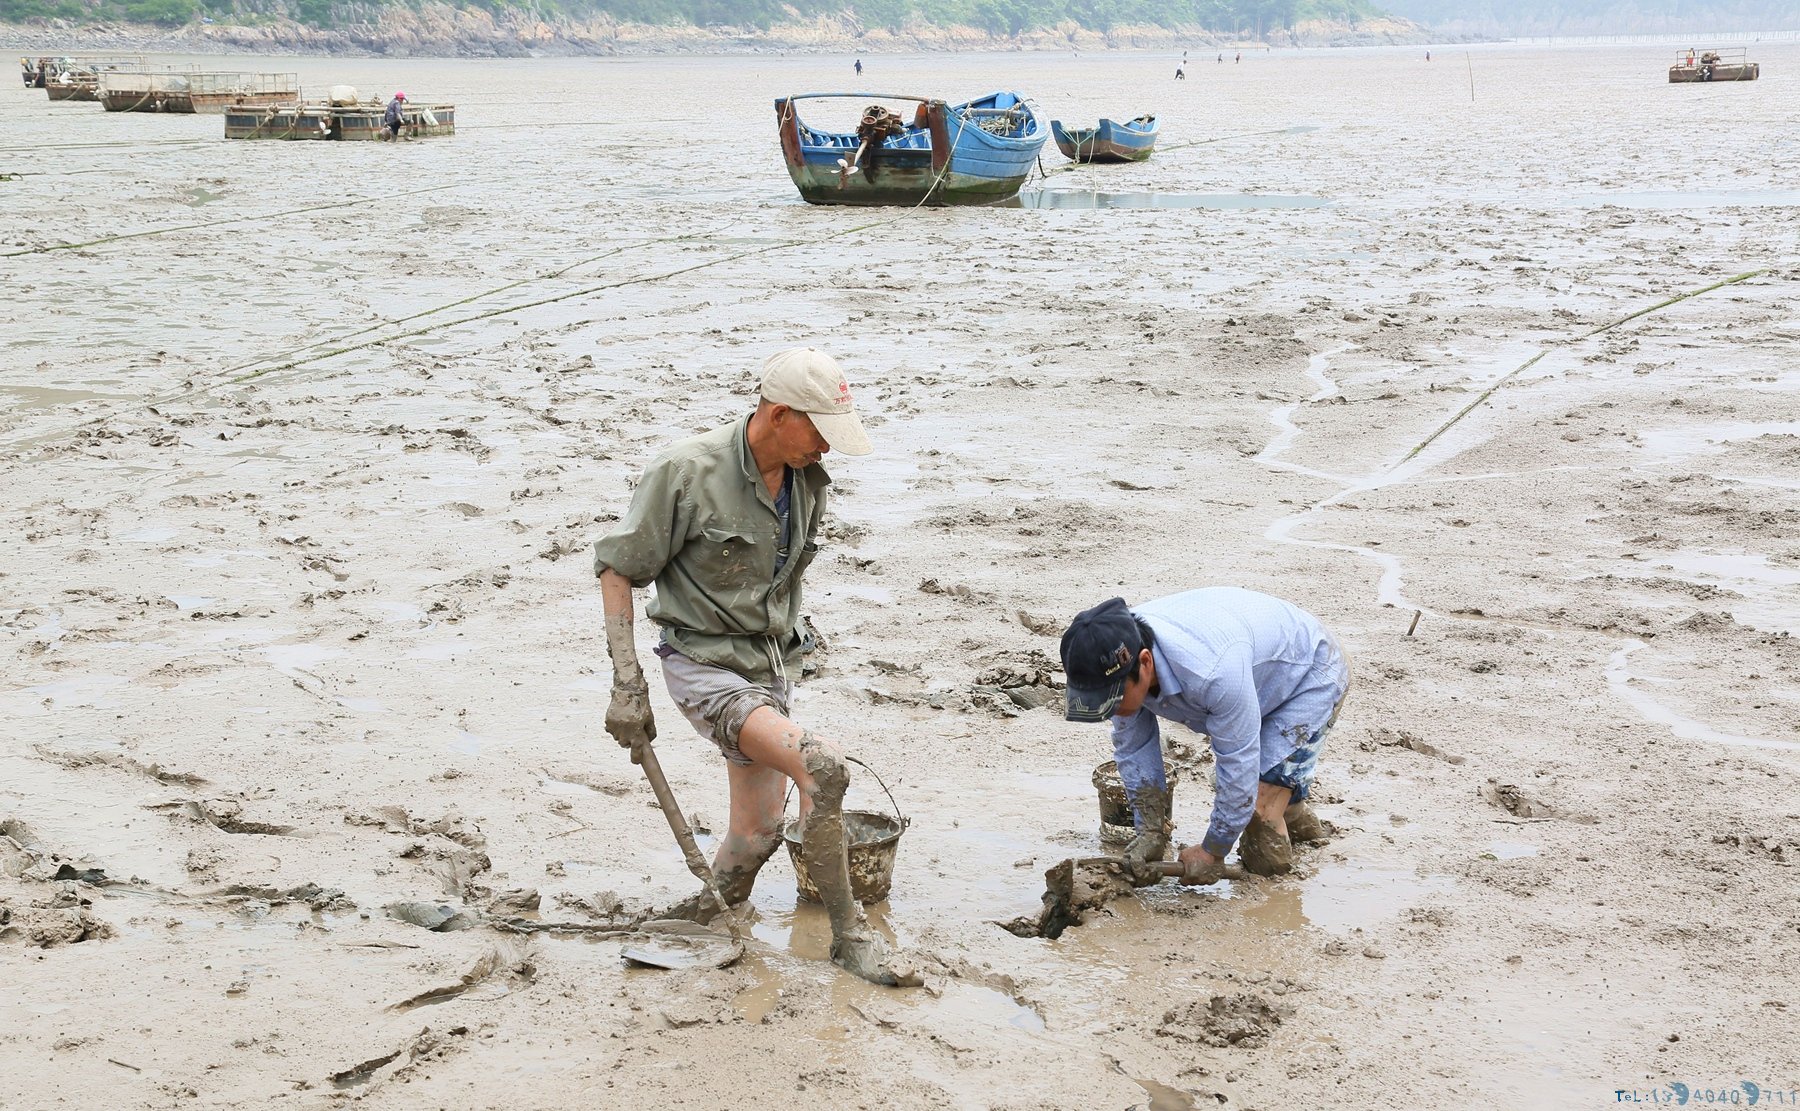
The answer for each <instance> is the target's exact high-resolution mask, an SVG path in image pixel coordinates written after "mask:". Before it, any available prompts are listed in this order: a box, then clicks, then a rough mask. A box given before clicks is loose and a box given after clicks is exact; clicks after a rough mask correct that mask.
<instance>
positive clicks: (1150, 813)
mask: <svg viewBox="0 0 1800 1111" xmlns="http://www.w3.org/2000/svg"><path fill="white" fill-rule="evenodd" d="M1112 728H1113V735H1112V742H1113V759H1115V760H1117V761H1118V763H1119V778H1120V779H1121V780H1122V781H1123V782H1124V784H1125V798H1126V801H1127V802H1129V803H1130V805H1131V817H1132V824H1133V825H1134V826H1135V827H1136V829H1137V836H1135V837H1133V838H1132V839H1131V844H1129V845H1127V846H1126V848H1125V857H1126V859H1127V860H1128V861H1130V862H1131V863H1133V864H1140V865H1142V864H1154V863H1156V862H1157V861H1160V860H1161V859H1162V858H1163V855H1164V854H1165V853H1167V852H1168V849H1169V784H1168V780H1167V778H1166V777H1165V776H1164V775H1163V755H1162V727H1161V724H1160V723H1159V722H1158V721H1157V719H1156V715H1155V714H1153V713H1151V712H1150V711H1149V710H1139V711H1138V712H1137V713H1135V714H1133V715H1132V716H1131V717H1128V718H1119V717H1115V718H1113V723H1112ZM1137 878H1138V879H1140V881H1141V882H1146V883H1155V882H1156V881H1157V880H1159V879H1161V878H1162V877H1161V875H1160V874H1158V873H1153V872H1151V871H1149V870H1146V871H1145V872H1144V874H1143V875H1142V876H1141V877H1137Z"/></svg>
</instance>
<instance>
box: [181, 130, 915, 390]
mask: <svg viewBox="0 0 1800 1111" xmlns="http://www.w3.org/2000/svg"><path fill="white" fill-rule="evenodd" d="M949 173H950V163H949V161H948V160H946V161H945V163H944V168H943V169H942V170H940V171H938V175H937V177H935V178H933V179H932V182H931V185H930V186H929V187H928V188H927V189H926V190H925V195H924V196H923V197H921V198H919V200H918V201H917V203H915V204H912V205H910V206H908V207H907V208H906V209H904V210H902V211H901V212H899V213H897V214H896V215H893V216H890V217H887V218H885V219H881V220H871V221H869V222H868V223H866V224H857V225H855V226H853V227H848V228H840V229H838V230H837V231H834V232H830V233H828V234H826V235H821V236H814V237H812V238H809V239H791V240H786V241H784V242H780V243H771V244H768V245H767V246H763V247H758V248H756V249H754V250H749V251H739V252H738V253H737V254H733V255H726V256H725V257H723V258H716V259H711V260H709V261H706V262H697V263H694V264H693V265H691V266H682V267H677V268H676V269H674V270H666V271H664V272H662V273H660V274H645V275H641V276H639V277H636V278H623V279H620V280H619V281H616V282H605V283H602V284H600V285H596V286H588V287H586V288H584V289H577V290H571V291H570V292H568V293H559V294H557V295H556V296H554V297H543V298H539V299H538V300H536V301H526V302H523V303H521V304H517V305H507V306H504V307H502V308H497V309H490V310H488V311H487V312H481V313H476V314H474V315H472V316H465V317H459V318H458V319H456V320H447V321H444V322H442V323H438V324H432V325H428V326H426V327H424V328H415V329H413V330H412V331H410V332H401V333H399V334H398V335H392V336H382V337H381V338H379V339H372V340H369V341H367V342H365V343H355V344H349V345H347V346H344V347H337V348H333V349H332V350H330V351H324V352H320V353H319V354H317V355H313V356H309V357H308V358H304V359H293V360H290V361H288V362H285V363H282V364H280V365H278V366H272V367H267V368H264V369H263V370H258V371H253V372H251V373H249V374H244V375H240V376H238V377H236V378H231V379H228V380H227V381H228V382H229V383H231V384H234V385H235V384H239V383H243V382H249V381H253V380H254V379H257V378H260V377H262V376H263V375H265V374H277V373H280V372H281V371H284V370H296V369H298V368H300V367H303V366H308V365H311V364H312V363H317V362H323V361H324V360H326V359H332V358H336V357H337V356H339V355H348V354H350V353H352V352H355V351H362V350H365V349H367V348H370V347H378V346H380V345H381V344H384V343H392V342H394V341H396V340H405V339H412V338H414V337H416V336H422V335H426V334H428V333H430V332H435V331H439V330H441V329H444V328H455V327H457V326H458V325H462V324H472V323H474V322H476V321H478V320H491V319H493V318H494V317H497V316H505V315H508V314H510V313H515V312H522V311H524V310H526V309H535V308H540V307H542V306H544V305H553V304H556V303H557V302H559V301H568V300H572V299H574V298H577V297H587V296H592V295H593V294H596V293H604V292H607V291H608V290H613V289H623V288H625V287H626V286H633V285H648V284H650V283H653V282H660V281H665V280H667V279H669V278H675V277H680V276H681V275H683V274H691V273H693V272H695V271H697V270H706V269H709V268H711V267H714V266H723V265H725V264H726V263H728V262H737V261H739V260H740V259H746V258H753V257H755V256H757V255H766V254H772V253H774V252H776V251H785V250H788V249H790V248H793V247H805V246H810V245H812V244H815V243H828V242H830V241H831V240H834V239H841V238H843V237H844V236H846V235H854V234H856V233H857V232H863V231H869V230H871V229H874V228H880V227H885V226H886V225H888V224H893V223H897V222H899V221H900V220H903V219H905V218H906V217H908V216H910V215H911V214H912V213H913V212H915V211H917V210H918V209H919V208H920V207H922V206H923V205H924V204H925V202H926V201H928V200H930V199H931V196H932V194H934V193H936V192H937V188H938V186H939V185H940V184H942V183H943V181H944V179H945V178H946V177H947V176H949ZM684 238H685V237H684ZM601 257H604V256H601ZM590 261H591V260H590ZM578 265H581V264H580V263H574V264H571V265H570V266H569V267H566V268H565V270H567V269H573V268H574V267H575V266H578ZM534 280H538V279H522V280H520V281H519V282H515V283H513V285H514V286H517V285H523V284H525V283H526V282H528V281H534ZM502 288H512V286H507V287H502ZM489 292H490V293H491V292H498V290H493V291H489ZM486 295H487V294H476V295H474V296H472V297H465V298H463V299H462V300H461V301H457V302H452V303H451V304H449V305H444V306H440V307H439V308H437V309H432V310H428V311H427V312H423V313H417V314H415V316H414V319H416V318H418V317H422V316H430V315H432V314H434V313H437V312H441V311H444V310H446V309H450V308H455V307H457V306H458V305H462V304H467V303H468V302H470V301H475V300H479V299H480V298H481V297H483V296H486ZM367 330H368V329H365V331H367ZM309 346H313V347H316V346H318V345H317V344H312V345H309ZM299 350H301V351H304V350H307V348H305V347H302V348H299ZM276 357H277V358H279V356H276ZM258 361H262V360H258ZM246 365H250V366H254V365H255V363H250V364H246ZM202 388H203V389H204V388H208V387H202Z"/></svg>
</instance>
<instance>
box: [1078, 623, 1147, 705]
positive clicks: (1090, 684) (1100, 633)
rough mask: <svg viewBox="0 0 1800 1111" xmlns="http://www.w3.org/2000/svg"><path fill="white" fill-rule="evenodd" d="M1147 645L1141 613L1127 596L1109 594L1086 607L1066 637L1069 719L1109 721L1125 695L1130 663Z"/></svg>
mask: <svg viewBox="0 0 1800 1111" xmlns="http://www.w3.org/2000/svg"><path fill="white" fill-rule="evenodd" d="M1143 650H1144V640H1143V637H1142V636H1141V635H1140V634H1139V633H1138V626H1137V619H1136V618H1135V617H1133V616H1131V610H1130V609H1128V608H1127V607H1126V605H1125V599H1123V598H1108V599H1107V600H1106V601H1104V602H1101V603H1100V604H1099V605H1097V606H1095V607H1093V608H1092V609H1085V610H1082V611H1081V612H1080V613H1078V614H1076V615H1075V620H1073V621H1071V622H1069V627H1068V628H1067V629H1066V630H1064V632H1063V638H1062V665H1063V674H1065V675H1066V676H1068V680H1069V688H1068V690H1067V692H1066V694H1067V698H1068V705H1067V709H1066V712H1065V713H1064V715H1063V716H1064V717H1066V718H1067V719H1068V720H1069V721H1105V720H1106V719H1107V718H1109V717H1111V716H1112V713H1113V711H1114V710H1115V709H1117V708H1118V705H1119V700H1120V699H1122V698H1124V697H1125V679H1126V677H1127V676H1129V675H1130V674H1131V663H1132V661H1133V660H1135V659H1137V657H1138V653H1139V652H1141V651H1143Z"/></svg>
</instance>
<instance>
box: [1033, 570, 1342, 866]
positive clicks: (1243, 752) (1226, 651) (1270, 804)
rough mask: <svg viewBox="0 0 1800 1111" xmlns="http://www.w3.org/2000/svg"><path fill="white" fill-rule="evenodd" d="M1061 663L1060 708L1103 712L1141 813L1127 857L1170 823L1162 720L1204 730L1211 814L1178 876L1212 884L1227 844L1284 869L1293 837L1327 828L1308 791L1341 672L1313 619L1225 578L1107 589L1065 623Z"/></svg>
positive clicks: (1090, 717) (1164, 841)
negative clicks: (1203, 583)
mask: <svg viewBox="0 0 1800 1111" xmlns="http://www.w3.org/2000/svg"><path fill="white" fill-rule="evenodd" d="M1062 661H1063V671H1064V672H1065V673H1066V674H1067V676H1068V680H1069V689H1068V712H1067V717H1068V719H1069V720H1070V721H1103V720H1105V719H1106V718H1107V717H1109V716H1110V717H1111V718H1112V743H1113V753H1114V755H1115V756H1116V757H1117V758H1118V761H1119V775H1120V778H1122V779H1123V780H1124V781H1125V793H1126V797H1127V798H1129V799H1130V800H1131V805H1132V810H1133V816H1134V818H1135V820H1136V824H1137V836H1136V837H1135V838H1133V839H1132V842H1131V844H1130V846H1129V847H1128V848H1127V850H1126V856H1127V858H1128V859H1130V860H1131V861H1132V862H1134V863H1139V864H1144V863H1153V862H1156V861H1160V860H1162V859H1163V856H1164V854H1165V853H1166V852H1167V850H1168V844H1169V833H1170V831H1171V829H1172V828H1173V827H1172V825H1171V824H1170V821H1169V787H1168V782H1167V780H1166V779H1165V777H1164V775H1163V757H1162V732H1161V725H1160V721H1161V719H1163V718H1167V719H1169V720H1170V721H1177V722H1180V723H1181V724H1183V725H1185V726H1187V727H1188V728H1189V729H1192V730H1194V731H1195V732H1198V733H1205V734H1206V735H1207V737H1208V739H1209V740H1210V741H1211V742H1212V750H1213V755H1214V759H1215V769H1216V770H1215V780H1216V783H1215V794H1214V798H1213V810H1212V817H1211V819H1210V820H1209V821H1208V822H1207V826H1206V836H1205V838H1204V839H1203V840H1201V842H1200V843H1199V844H1198V845H1190V846H1188V847H1187V848H1184V849H1182V850H1181V853H1180V860H1181V863H1182V865H1183V866H1184V868H1183V872H1182V882H1184V883H1190V884H1207V883H1213V882H1215V881H1217V879H1218V878H1219V874H1220V865H1221V862H1222V861H1223V860H1224V858H1225V854H1226V853H1228V852H1230V851H1231V847H1232V845H1233V844H1236V845H1237V846H1238V855H1239V856H1240V857H1241V858H1242V860H1243V862H1244V867H1245V869H1246V870H1248V871H1251V872H1256V873H1258V874H1261V875H1277V874H1279V873H1282V872H1286V871H1288V870H1289V869H1290V868H1292V867H1293V841H1294V840H1302V841H1310V840H1315V839H1317V838H1318V837H1320V836H1322V835H1323V832H1324V829H1323V826H1322V825H1321V824H1320V822H1319V820H1318V818H1317V817H1316V816H1315V815H1314V814H1313V813H1312V809H1311V807H1309V806H1307V805H1306V796H1307V792H1308V789H1309V788H1310V787H1311V785H1312V781H1313V775H1314V772H1315V770H1316V768H1317V766H1318V761H1319V749H1320V748H1321V747H1322V746H1323V744H1324V741H1325V734H1326V731H1327V730H1329V729H1330V728H1331V726H1332V725H1333V723H1335V722H1336V721H1337V715H1338V710H1339V709H1340V708H1341V707H1342V706H1343V703H1344V695H1345V692H1346V691H1348V690H1349V687H1350V669H1349V666H1348V664H1347V662H1346V660H1345V658H1344V654H1343V652H1342V651H1341V650H1340V649H1339V648H1338V645H1337V640H1336V639H1335V638H1334V637H1333V636H1332V635H1331V634H1330V633H1329V632H1327V631H1326V630H1325V627H1324V626H1323V625H1321V624H1320V623H1319V620H1318V619H1317V618H1315V617H1313V616H1312V615H1311V614H1309V613H1307V612H1306V611H1304V610H1302V609H1300V608H1299V607H1297V606H1294V605H1292V604H1290V603H1288V602H1284V601H1282V600H1281V599H1279V598H1271V597H1270V596H1268V595H1267V594H1258V593H1256V592H1255V591H1251V590H1239V589H1236V588H1232V587H1213V588H1209V589H1205V590H1190V591H1188V592H1186V593H1184V594H1174V595H1171V596H1169V597H1167V598H1158V599H1156V600H1155V601H1151V602H1146V603H1144V604H1143V605H1141V606H1138V607H1137V608H1135V609H1132V608H1130V607H1127V606H1126V605H1125V601H1124V599H1122V598H1112V599H1109V600H1108V601H1105V602H1102V603H1100V604H1099V605H1097V606H1095V607H1094V608H1092V609H1089V610H1083V611H1082V612H1081V613H1079V614H1077V615H1076V616H1075V620H1074V621H1072V622H1070V624H1069V628H1068V630H1067V631H1066V632H1064V633H1063V640H1062ZM1157 878H1158V877H1157V876H1156V875H1155V874H1154V873H1152V872H1150V871H1148V870H1144V871H1143V872H1142V873H1140V875H1139V879H1140V880H1141V881H1142V882H1147V883H1153V882H1155V880H1156V879H1157Z"/></svg>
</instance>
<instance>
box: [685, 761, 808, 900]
mask: <svg viewBox="0 0 1800 1111" xmlns="http://www.w3.org/2000/svg"><path fill="white" fill-rule="evenodd" d="M730 768H731V771H730V777H731V779H730V782H731V827H730V828H729V829H728V830H726V832H725V837H724V839H723V840H721V841H720V842H719V851H718V852H717V853H716V854H714V856H713V864H712V867H713V877H714V878H715V879H716V880H717V881H718V884H719V893H720V894H721V895H723V896H724V897H725V902H726V904H727V905H728V906H737V905H738V904H739V903H742V902H743V901H744V900H745V899H748V898H749V897H750V891H751V888H753V887H754V886H755V885H756V876H757V873H758V872H760V871H761V870H762V866H763V865H764V864H766V863H767V862H768V860H769V857H770V856H772V855H774V853H775V848H776V846H778V845H780V844H781V819H782V810H783V805H782V803H783V798H782V796H783V794H784V793H785V791H786V788H787V783H788V778H787V776H785V775H783V774H781V772H779V771H777V770H776V769H774V768H765V767H762V766H760V765H752V766H749V767H746V766H744V765H741V764H732V765H730ZM717 915H718V907H717V906H716V905H714V903H713V901H712V899H711V897H710V896H708V895H707V893H706V892H704V891H702V892H700V893H699V894H698V895H695V896H693V897H692V898H689V899H684V900H683V901H681V902H679V903H677V904H676V905H675V906H673V907H671V908H670V909H669V910H668V912H667V913H665V914H664V915H663V917H665V918H685V919H687V920H688V921H690V922H701V923H705V922H710V921H712V919H713V918H714V917H716V916H717Z"/></svg>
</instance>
